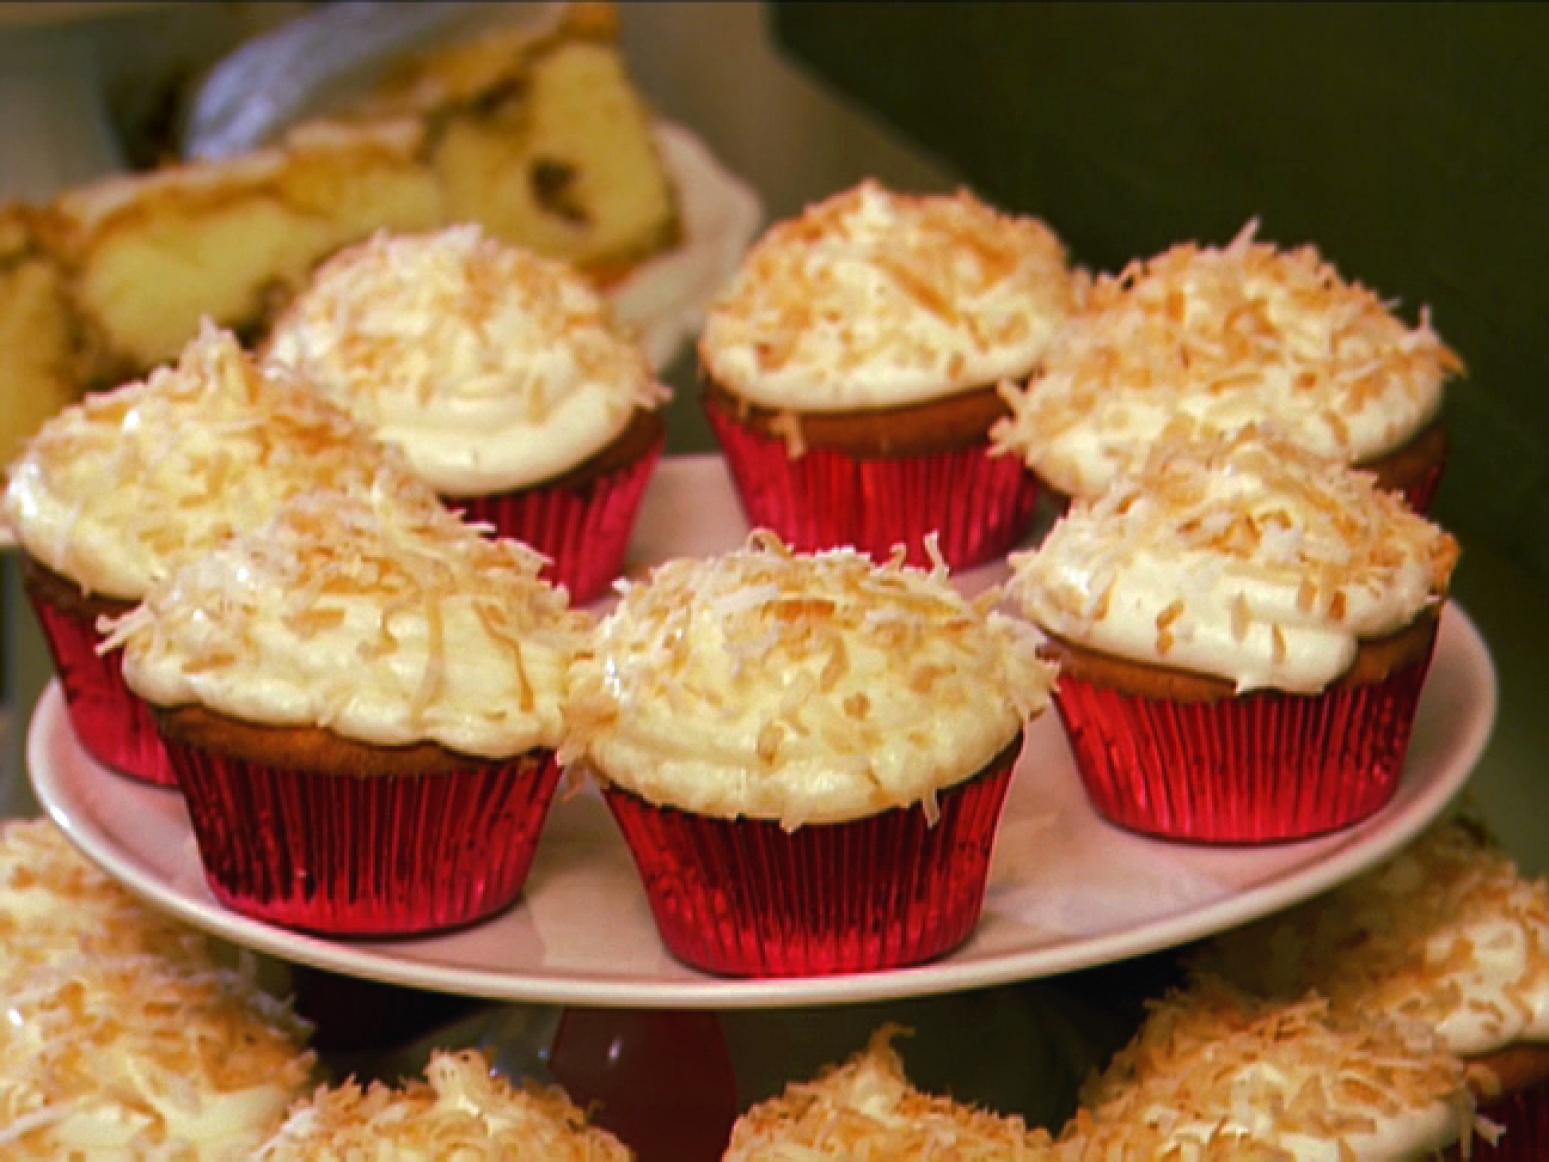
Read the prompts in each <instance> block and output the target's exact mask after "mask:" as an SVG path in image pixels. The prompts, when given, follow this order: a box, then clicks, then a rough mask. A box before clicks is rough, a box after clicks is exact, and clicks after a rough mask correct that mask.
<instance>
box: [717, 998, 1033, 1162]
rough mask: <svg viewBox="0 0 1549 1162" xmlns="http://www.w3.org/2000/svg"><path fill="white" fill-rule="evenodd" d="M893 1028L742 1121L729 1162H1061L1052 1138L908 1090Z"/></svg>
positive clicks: (730, 1148) (729, 1151)
mask: <svg viewBox="0 0 1549 1162" xmlns="http://www.w3.org/2000/svg"><path fill="white" fill-rule="evenodd" d="M897 1034H898V1030H897V1029H896V1028H894V1027H892V1026H884V1027H883V1028H881V1029H878V1030H877V1032H876V1033H875V1034H873V1035H872V1038H871V1043H870V1044H869V1045H867V1046H866V1048H865V1049H864V1050H863V1051H862V1052H860V1053H857V1054H856V1055H855V1056H854V1057H853V1058H851V1059H850V1060H849V1061H847V1062H845V1063H844V1064H843V1065H836V1066H833V1067H831V1068H829V1069H826V1070H824V1071H823V1072H822V1074H820V1075H819V1076H818V1077H816V1078H815V1079H813V1080H811V1081H804V1082H793V1083H791V1084H790V1085H789V1086H787V1087H786V1089H785V1092H784V1093H783V1094H781V1095H780V1096H779V1097H775V1098H771V1099H769V1100H768V1101H765V1102H760V1103H759V1104H758V1105H756V1106H754V1107H753V1108H752V1109H750V1110H749V1111H748V1112H747V1113H745V1114H743V1115H742V1117H741V1118H739V1119H738V1120H737V1124H736V1125H735V1126H734V1127H733V1128H732V1135H731V1142H730V1144H729V1145H728V1147H727V1149H726V1153H725V1155H724V1156H723V1158H722V1162H781V1160H785V1159H792V1160H794V1159H801V1160H803V1162H821V1160H823V1159H835V1160H838V1162H850V1160H852V1159H865V1158H877V1159H884V1158H885V1159H890V1160H893V1162H931V1160H933V1159H940V1158H950V1159H953V1160H954V1162H1054V1160H1055V1159H1056V1158H1057V1157H1058V1156H1057V1155H1056V1154H1055V1152H1054V1148H1053V1143H1052V1142H1051V1141H1050V1139H1049V1135H1048V1134H1046V1133H1044V1132H1043V1131H1042V1130H1029V1129H1028V1128H1027V1125H1026V1124H1025V1123H1024V1122H1023V1121H1022V1119H1021V1118H1019V1117H1014V1116H1013V1117H1001V1116H999V1115H998V1114H994V1113H991V1112H989V1111H988V1110H981V1109H976V1108H974V1107H973V1106H969V1105H965V1104H963V1103H961V1102H957V1101H954V1100H952V1098H950V1097H945V1096H936V1095H933V1094H926V1093H921V1092H920V1091H919V1090H917V1089H915V1088H914V1086H912V1085H911V1084H910V1083H909V1079H908V1077H906V1076H905V1074H904V1066H903V1062H902V1061H901V1060H900V1059H899V1056H898V1052H897V1051H896V1050H895V1049H894V1048H893V1046H892V1040H893V1038H894V1037H895V1036H897Z"/></svg>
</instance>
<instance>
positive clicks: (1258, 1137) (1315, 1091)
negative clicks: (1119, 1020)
mask: <svg viewBox="0 0 1549 1162" xmlns="http://www.w3.org/2000/svg"><path fill="white" fill-rule="evenodd" d="M1467 1073H1468V1070H1467V1068H1466V1067H1465V1066H1464V1064H1463V1063H1462V1062H1461V1061H1459V1060H1458V1059H1457V1058H1456V1057H1454V1056H1452V1055H1451V1054H1450V1053H1447V1052H1446V1051H1445V1050H1443V1049H1442V1048H1441V1047H1440V1046H1438V1045H1437V1044H1436V1043H1435V1039H1434V1038H1433V1037H1431V1035H1430V1034H1429V1032H1428V1031H1427V1030H1425V1029H1423V1028H1420V1027H1418V1026H1415V1025H1410V1024H1406V1023H1403V1022H1397V1021H1391V1020H1389V1019H1387V1018H1386V1017H1384V1016H1383V1015H1381V1014H1377V1013H1371V1014H1367V1015H1366V1016H1358V1015H1344V1014H1338V1013H1334V1012H1332V1011H1330V1009H1329V1006H1328V1003H1327V1002H1326V1001H1324V1000H1322V999H1320V998H1317V997H1307V998H1305V999H1301V1000H1297V1001H1288V1002H1279V1003H1271V1002H1266V1001H1259V1000H1254V999H1252V998H1250V997H1248V996H1246V995H1244V994H1242V993H1239V992H1237V991H1235V990H1233V989H1231V988H1229V987H1227V986H1225V985H1223V984H1222V983H1220V982H1219V981H1208V980H1203V981H1201V982H1199V983H1198V984H1196V985H1195V986H1193V987H1192V988H1190V989H1188V990H1185V991H1181V992H1174V993H1172V994H1170V995H1169V996H1168V997H1167V998H1165V999H1164V1000H1162V1001H1160V1002H1157V1003H1156V1004H1155V1005H1154V1006H1153V1008H1152V1011H1151V1013H1150V1015H1149V1016H1148V1017H1147V1019H1146V1021H1145V1023H1144V1024H1143V1025H1142V1027H1141V1029H1140V1031H1139V1032H1138V1033H1137V1034H1136V1036H1135V1038H1134V1040H1133V1041H1131V1043H1130V1044H1129V1045H1128V1046H1126V1047H1125V1048H1124V1049H1122V1050H1120V1052H1119V1053H1118V1054H1117V1055H1116V1056H1115V1057H1114V1059H1113V1062H1112V1063H1111V1064H1110V1065H1109V1067H1108V1069H1107V1070H1106V1071H1105V1072H1104V1073H1103V1074H1101V1075H1100V1076H1098V1077H1095V1078H1093V1079H1092V1080H1091V1081H1090V1082H1089V1083H1088V1084H1087V1086H1086V1087H1085V1088H1084V1089H1083V1092H1082V1108H1081V1109H1080V1110H1078V1111H1077V1114H1076V1116H1075V1117H1074V1118H1073V1119H1072V1120H1071V1122H1070V1124H1069V1125H1067V1126H1066V1128H1065V1131H1064V1133H1063V1134H1062V1135H1061V1136H1060V1149H1061V1151H1062V1154H1061V1157H1065V1158H1069V1159H1072V1160H1073V1162H1074V1160H1080V1162H1131V1160H1138V1159H1147V1160H1148V1162H1213V1160H1216V1159H1220V1160H1222V1162H1226V1160H1230V1162H1290V1160H1293V1159H1328V1160H1329V1162H1334V1160H1335V1159H1346V1158H1361V1159H1366V1160H1368V1162H1409V1160H1412V1159H1416V1158H1428V1157H1432V1156H1433V1152H1434V1151H1436V1150H1439V1149H1443V1148H1446V1147H1448V1146H1450V1145H1452V1144H1453V1143H1456V1142H1458V1141H1459V1140H1460V1139H1462V1140H1467V1139H1468V1137H1469V1135H1471V1133H1472V1114H1473V1099H1472V1097H1471V1096H1470V1093H1469V1089H1468V1085H1467Z"/></svg>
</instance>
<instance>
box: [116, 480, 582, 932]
mask: <svg viewBox="0 0 1549 1162" xmlns="http://www.w3.org/2000/svg"><path fill="white" fill-rule="evenodd" d="M539 566H540V560H539V558H538V557H537V555H536V554H534V553H533V552H532V551H531V550H529V549H527V548H526V547H525V546H523V545H521V544H519V543H518V542H516V541H508V540H498V541H496V540H489V539H486V538H484V537H481V536H480V535H479V534H478V532H476V531H475V530H473V529H470V528H469V527H468V526H466V525H464V524H462V523H461V522H460V521H459V520H457V518H456V517H454V516H452V515H451V514H450V513H448V512H446V511H445V510H444V509H442V508H441V506H440V504H439V503H438V502H437V501H436V500H435V498H434V497H433V496H430V495H429V494H427V493H422V492H420V491H419V490H418V489H417V488H416V489H413V490H410V491H409V492H407V493H404V494H393V493H388V492H384V491H380V490H379V491H378V492H376V493H374V494H367V495H362V494H354V493H318V494H314V495H310V496H304V497H299V498H297V499H296V500H295V501H294V502H293V503H292V504H291V505H289V506H287V507H286V508H285V509H283V510H282V511H281V513H280V514H279V516H277V517H276V519H275V520H274V521H273V522H272V523H271V524H270V525H268V526H266V527H265V528H264V529H262V530H259V531H258V532H256V533H254V534H252V535H249V536H247V537H243V538H239V539H237V540H234V541H232V542H231V543H229V544H228V545H226V546H224V547H223V548H221V549H218V550H215V551H213V552H211V553H209V554H207V555H206V556H204V557H203V558H201V559H199V560H198V561H195V562H193V563H191V564H190V565H188V566H186V567H184V568H183V569H181V570H179V571H178V572H176V573H174V574H173V575H172V576H171V577H170V578H169V579H168V580H167V581H165V582H163V583H161V584H159V585H157V586H156V587H154V588H153V589H152V590H151V592H150V593H149V594H148V595H147V597H146V600H145V602H144V603H143V604H142V605H141V606H139V607H138V608H137V609H136V610H134V611H133V612H132V613H130V614H128V615H126V616H125V617H124V618H122V619H120V620H119V621H118V622H117V623H116V625H115V626H114V627H113V636H112V638H111V640H110V644H111V645H114V646H117V645H122V646H123V647H124V653H125V658H124V676H125V679H126V681H127V682H128V683H129V686H130V688H131V689H133V690H134V691H135V693H137V694H138V695H140V696H141V697H142V698H144V699H145V700H146V701H147V702H148V703H150V704H151V705H152V706H153V707H154V708H155V713H156V718H157V725H158V727H159V729H160V730H161V732H162V736H163V738H164V740H165V742H166V745H167V748H168V752H169V754H170V756H171V758H172V762H173V765H174V767H175V768H176V770H177V773H178V779H179V782H180V784H181V785H182V787H183V790H184V793H185V795H186V797H187V800H188V809H189V816H190V820H191V822H192V825H193V831H194V835H195V838H196V839H197V840H198V844H199V854H200V858H201V859H202V861H203V864H204V870H205V875H206V878H207V880H208V882H209V884H210V888H211V890H212V891H213V892H214V894H215V896H216V897H217V898H218V899H219V900H221V901H222V902H223V903H224V904H226V905H227V906H229V907H231V908H233V909H235V910H237V911H240V912H243V913H246V914H248V915H251V916H255V917H258V918H260V919H265V920H269V921H272V922H275V923H279V924H284V925H289V926H293V927H297V928H303V929H308V930H312V931H318V932H328V933H334V934H356V933H358V934H367V933H369V934H376V935H389V934H394V935H397V934H405V933H410V932H419V931H426V930H431V929H441V928H447V927H451V926H454V925H459V924H466V923H469V922H471V921H473V920H477V919H479V918H481V917H484V916H487V915H489V914H491V913H492V912H495V911H497V910H499V909H501V908H503V907H505V906H506V905H508V904H510V903H511V901H512V900H514V899H515V897H516V895H517V893H518V892H519V891H520V889H521V885H522V881H523V879H524V878H525V877H526V874H527V870H528V867H529V866H530V864H531V862H532V857H533V853H534V850H535V848H536V845H537V841H538V834H539V831H540V829H541V827H542V823H543V817H544V814H545V812H546V811H547V808H548V804H549V800H550V798H551V797H552V795H553V791H554V787H555V784H556V782H557V779H558V770H557V767H556V766H555V762H554V748H555V747H556V746H557V744H558V742H559V740H560V732H561V726H562V718H561V704H560V700H561V696H562V694H563V688H564V680H565V671H566V669H567V667H568V666H569V664H570V660H571V657H572V655H573V654H574V652H575V651H576V649H577V648H578V647H579V646H580V644H581V642H582V640H583V634H584V629H585V626H586V621H587V619H586V618H585V615H582V614H577V613H572V612H571V611H570V610H569V609H568V608H567V605H566V600H565V594H564V592H563V591H562V590H557V589H554V588H552V587H551V586H550V585H548V583H547V582H545V581H543V580H541V579H540V578H539V577H538V570H539Z"/></svg>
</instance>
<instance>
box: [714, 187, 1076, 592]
mask: <svg viewBox="0 0 1549 1162" xmlns="http://www.w3.org/2000/svg"><path fill="white" fill-rule="evenodd" d="M1075 299H1076V289H1075V286H1074V283H1073V281H1072V278H1071V275H1070V273H1069V271H1068V269H1067V268H1066V265H1065V253H1064V249H1063V247H1062V246H1061V245H1060V242H1059V240H1058V239H1057V238H1056V237H1055V236H1054V234H1053V233H1051V232H1050V231H1049V230H1048V228H1047V227H1045V226H1044V225H1043V224H1042V223H1041V222H1038V221H1037V220H1035V219H1032V218H1022V217H1011V216H1007V215H1004V214H1000V213H997V212H996V211H994V210H992V209H991V208H990V207H988V206H986V205H984V204H983V203H982V202H980V201H978V200H977V199H975V198H974V197H973V196H972V195H971V194H969V193H967V192H966V191H965V192H960V193H958V194H956V195H955V196H952V197H939V196H935V197H917V196H906V195H901V194H895V193H892V192H890V191H888V190H886V189H884V188H883V187H882V186H880V185H879V184H877V183H876V182H874V181H867V182H863V183H862V184H861V185H859V186H857V187H855V188H854V189H851V190H848V191H846V192H844V193H842V194H838V195H836V196H834V197H832V198H830V199H828V200H827V201H825V202H822V203H820V204H818V205H815V206H812V207H810V208H809V209H808V210H807V211H806V212H805V213H804V214H802V215H801V216H800V217H798V218H796V219H793V220H791V221H788V222H783V223H781V224H779V225H777V226H775V227H774V228H773V229H771V230H770V231H769V232H768V233H767V234H765V235H764V237H763V238H762V239H761V240H760V241H759V242H758V243H757V245H755V246H754V248H753V249H752V251H750V252H749V254H748V256H747V257H746V259H745V260H744V262H743V265H742V267H741V269H740V270H739V272H738V273H737V275H736V277H735V278H734V279H733V281H732V283H731V284H730V285H729V286H728V287H727V289H726V290H725V291H724V292H723V293H722V295H721V296H720V297H719V299H718V300H717V302H716V303H715V304H714V305H713V306H712V307H711V310H710V313H709V317H708V320H707V322H706V324H705V329H704V333H703V335H702V337H701V339H700V342H699V360H700V366H701V368H702V372H703V378H704V381H705V407H706V410H707V412H708V414H709V418H710V423H711V425H712V426H713V427H714V429H715V432H716V435H717V437H718V438H719V440H720V442H721V444H722V446H723V447H724V448H725V450H726V457H727V460H728V463H729V464H730V467H731V471H732V476H733V478H734V480H735V481H736V485H737V489H738V492H739V493H740V495H741V498H742V504H743V507H744V509H745V510H746V511H747V515H748V519H749V520H750V521H751V522H752V523H753V524H754V525H756V526H765V527H768V528H770V529H773V530H774V531H775V532H776V533H778V534H779V535H780V536H781V537H783V538H784V539H785V540H786V541H788V542H789V543H790V544H792V545H793V546H794V547H796V548H799V549H822V548H829V547H832V546H837V545H850V546H855V547H858V548H860V549H861V550H863V551H865V552H868V553H870V554H872V555H873V556H874V557H876V558H877V559H878V560H886V559H887V557H888V556H889V554H890V553H891V552H892V549H893V546H894V545H898V544H902V545H904V546H905V548H906V550H907V552H908V554H909V559H910V560H911V561H913V562H914V563H916V564H922V563H924V562H925V561H926V560H927V555H926V552H925V547H924V541H925V537H926V536H927V535H928V534H930V533H932V532H935V533H936V534H937V535H938V537H939V545H940V551H941V555H942V556H943V558H945V560H946V561H947V562H948V563H949V564H951V565H952V566H953V567H964V566H968V565H973V564H977V563H979V562H982V561H986V560H989V559H990V558H992V557H995V556H998V555H1000V554H1001V553H1003V552H1005V551H1006V549H1008V548H1009V547H1010V546H1011V545H1013V544H1014V543H1015V542H1016V541H1017V539H1018V538H1019V537H1020V536H1021V535H1022V533H1023V532H1024V531H1025V530H1026V529H1027V527H1028V525H1029V523H1030V522H1031V520H1032V517H1033V514H1034V504H1035V501H1036V498H1037V489H1036V483H1035V481H1034V480H1033V478H1032V477H1031V476H1030V475H1028V474H1027V473H1026V472H1024V471H1023V470H1022V469H1021V467H1020V466H1019V465H1018V464H1017V463H1015V462H1014V461H1013V460H1010V459H1006V458H993V457H991V456H990V455H989V454H988V453H989V431H990V428H991V425H992V424H994V423H996V422H997V421H998V420H1000V419H1002V418H1004V417H1005V416H1006V414H1007V410H1006V407H1005V405H1004V404H1003V403H1002V402H1001V400H1000V399H999V398H998V396H997V395H996V390H995V384H996V383H997V382H998V381H1000V380H1001V379H1005V378H1008V377H1010V378H1025V377H1026V376H1027V375H1028V374H1029V373H1031V372H1032V371H1033V370H1034V368H1035V367H1036V366H1037V365H1038V363H1039V360H1040V358H1041V356H1042V355H1043V352H1044V349H1045V347H1046V346H1047V345H1048V343H1049V341H1050V339H1051V337H1052V336H1053V335H1054V334H1055V332H1056V331H1057V330H1058V329H1059V328H1060V327H1061V326H1062V325H1063V323H1064V320H1065V317H1066V315H1067V314H1068V313H1069V312H1070V310H1071V308H1072V306H1073V305H1074V302H1075Z"/></svg>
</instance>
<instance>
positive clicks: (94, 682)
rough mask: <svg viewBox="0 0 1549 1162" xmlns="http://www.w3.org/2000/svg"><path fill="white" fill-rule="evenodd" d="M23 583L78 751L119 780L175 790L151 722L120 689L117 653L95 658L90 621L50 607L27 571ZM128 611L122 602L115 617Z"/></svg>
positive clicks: (125, 690)
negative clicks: (120, 777)
mask: <svg viewBox="0 0 1549 1162" xmlns="http://www.w3.org/2000/svg"><path fill="white" fill-rule="evenodd" d="M23 577H24V584H25V587H26V590H27V597H28V599H29V600H30V601H31V603H32V608H33V609H34V610H35V611H36V612H37V615H38V621H39V622H40V623H42V626H43V636H44V637H45V638H46V639H47V640H48V648H49V652H50V653H51V654H52V655H53V657H54V668H55V669H56V670H57V671H58V673H59V684H60V686H61V687H62V688H63V690H64V696H65V707H66V709H67V710H68V712H69V715H70V725H71V727H72V728H74V730H75V737H76V739H77V740H78V741H79V742H80V744H81V746H82V747H84V748H85V750H86V752H87V753H88V754H89V755H91V757H92V758H94V759H96V760H97V761H98V762H99V763H101V764H102V765H103V766H105V767H109V768H111V769H112V770H115V771H117V772H118V773H119V774H122V775H128V776H130V777H131V778H135V779H140V780H142V781H144V782H147V783H154V784H156V785H157V786H161V787H175V786H176V785H177V775H176V773H175V772H174V771H173V769H172V763H171V762H170V761H169V760H168V758H167V752H166V749H165V748H164V747H163V746H162V743H161V736H160V735H159V734H158V733H157V732H156V719H155V716H154V715H153V714H152V713H151V709H150V707H149V706H147V705H146V704H145V702H143V701H142V700H141V699H140V698H139V697H137V696H136V695H135V694H134V693H133V692H132V691H131V690H130V689H129V687H128V686H127V685H125V684H124V653H123V651H122V650H112V651H111V652H109V653H106V654H99V653H97V645H98V643H99V642H101V640H102V635H101V634H99V633H98V632H97V627H96V624H95V620H96V619H95V617H94V616H91V615H87V614H83V613H80V612H77V611H75V610H70V609H64V608H62V607H61V606H59V605H56V604H55V603H54V602H52V601H50V600H49V598H48V596H47V594H46V593H45V592H44V587H43V586H41V585H39V584H37V583H36V581H35V580H34V579H33V578H32V577H31V576H30V571H24V573H23ZM99 604H100V602H99ZM132 608H133V606H132V605H131V604H130V603H128V602H124V603H122V609H121V610H120V611H121V612H128V611H129V610H130V609H132Z"/></svg>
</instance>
